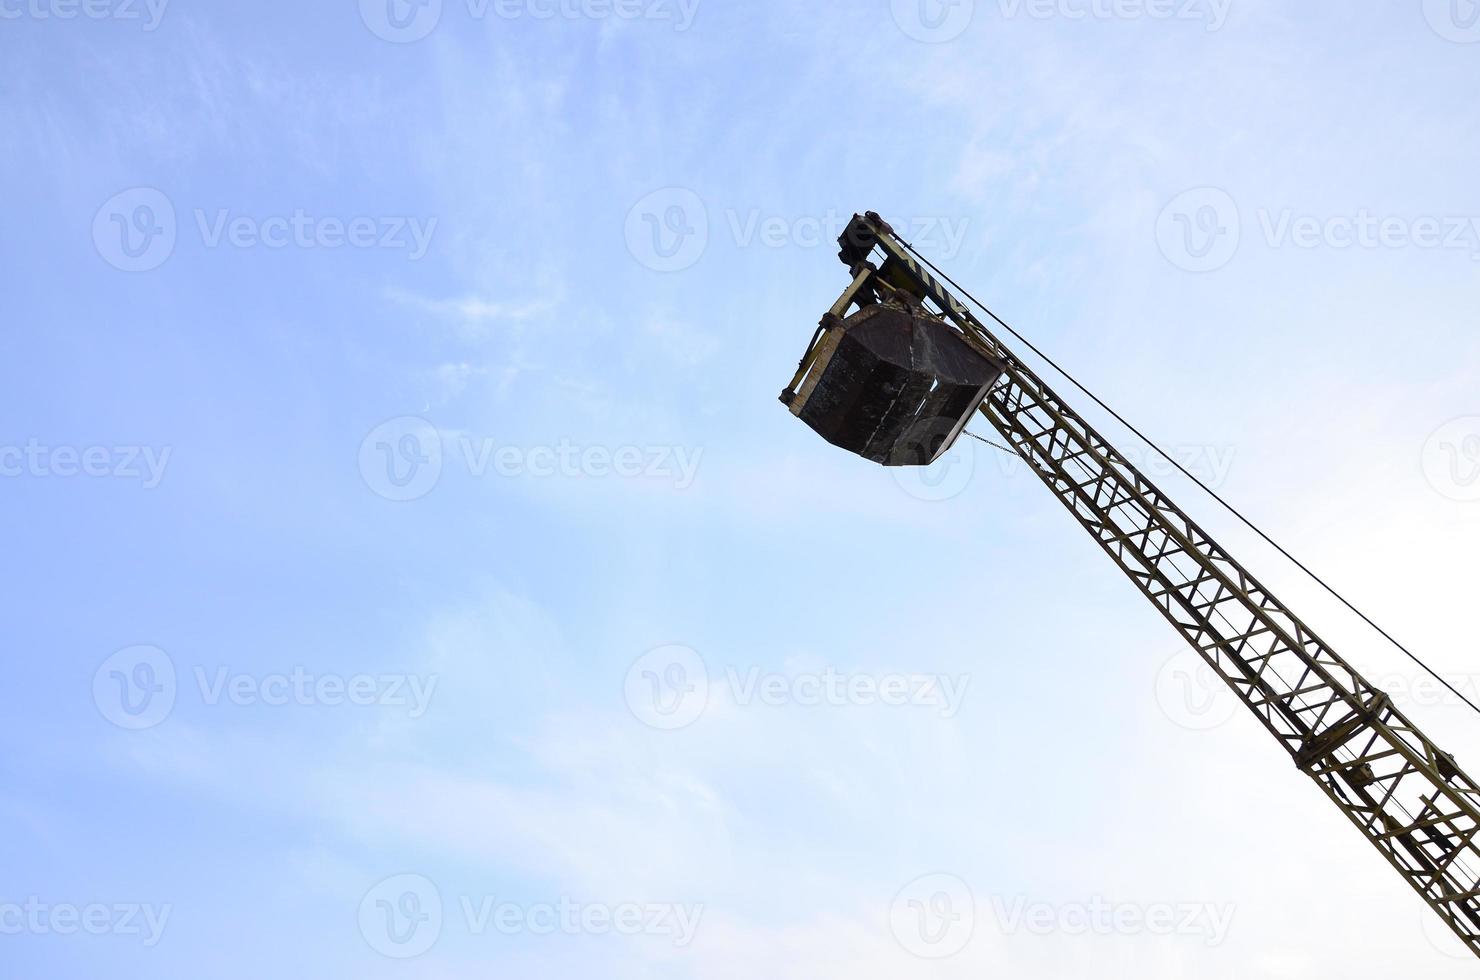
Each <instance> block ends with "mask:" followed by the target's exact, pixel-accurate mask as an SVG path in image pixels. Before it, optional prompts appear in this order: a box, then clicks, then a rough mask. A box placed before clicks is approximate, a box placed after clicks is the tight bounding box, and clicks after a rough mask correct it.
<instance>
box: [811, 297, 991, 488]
mask: <svg viewBox="0 0 1480 980" xmlns="http://www.w3.org/2000/svg"><path fill="white" fill-rule="evenodd" d="M808 361H810V367H807V366H806V365H807V362H808ZM804 371H805V377H804V379H803V380H802V382H801V384H800V385H798V386H797V388H796V390H795V393H793V392H792V391H791V390H790V389H788V391H787V392H785V393H783V395H782V401H784V402H786V403H787V404H788V406H789V407H790V408H791V411H792V414H794V415H796V416H797V417H798V418H800V419H801V420H802V421H803V422H806V423H807V424H808V425H809V426H811V427H812V428H813V429H814V430H815V431H816V432H817V434H818V435H820V436H822V437H823V438H824V439H826V440H827V441H828V442H830V443H832V444H833V445H835V446H839V447H841V448H843V449H846V450H848V451H849V452H852V453H857V454H858V455H859V456H862V457H863V458H865V459H871V460H873V461H874V462H876V463H882V464H883V465H885V466H928V465H929V464H930V463H933V462H934V461H935V460H937V459H939V458H940V457H941V455H943V454H944V453H945V452H946V451H947V450H948V449H950V448H951V445H952V444H953V443H954V442H955V441H956V438H957V436H959V435H960V434H961V430H962V429H964V428H965V426H966V422H967V420H968V419H969V418H970V417H971V413H972V412H974V411H976V408H977V406H978V405H980V404H981V402H982V399H983V398H985V397H986V394H987V389H988V388H989V387H991V385H992V382H994V381H995V380H997V377H998V375H999V374H1000V373H1001V371H1000V369H999V368H998V367H997V366H996V365H995V364H993V363H992V361H990V360H989V359H988V358H986V357H985V356H983V355H982V354H981V353H979V352H978V351H977V350H976V349H975V348H973V347H971V346H970V345H969V344H967V343H966V341H965V340H963V339H962V338H961V336H960V335H959V334H957V333H956V332H955V331H954V330H952V329H951V328H950V327H949V326H947V325H946V323H945V322H944V321H942V320H940V319H939V318H938V317H935V316H932V315H931V314H929V313H928V312H926V311H925V310H923V309H921V308H920V307H918V306H916V305H913V304H910V305H906V304H904V303H901V302H898V301H895V300H889V301H885V302H881V303H873V304H871V305H868V306H865V307H864V308H863V309H861V310H859V311H858V312H856V313H854V314H853V315H852V316H850V317H848V318H847V319H845V320H838V319H836V318H834V320H833V322H832V323H831V325H828V326H826V327H825V328H824V329H823V331H822V334H821V336H820V337H818V338H817V340H816V342H815V344H814V346H813V349H812V350H811V351H809V352H808V357H807V359H804ZM788 396H789V397H788Z"/></svg>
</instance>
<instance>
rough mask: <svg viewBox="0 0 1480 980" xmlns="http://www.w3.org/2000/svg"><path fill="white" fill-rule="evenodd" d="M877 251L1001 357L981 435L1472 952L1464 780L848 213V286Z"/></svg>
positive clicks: (888, 271)
mask: <svg viewBox="0 0 1480 980" xmlns="http://www.w3.org/2000/svg"><path fill="white" fill-rule="evenodd" d="M849 236H852V237H851V239H850V237H849ZM850 240H851V242H852V244H851V246H850V244H849V242H850ZM874 246H877V248H878V249H879V250H881V251H882V253H883V255H884V263H883V266H882V272H881V273H880V275H881V276H882V277H883V278H885V279H886V280H893V281H894V282H895V283H898V282H899V281H900V280H901V279H906V280H913V283H912V285H913V286H914V287H915V288H914V290H912V291H914V292H915V293H916V294H917V295H918V296H919V297H920V298H922V299H925V300H929V301H930V302H931V303H933V304H934V305H935V306H936V307H938V308H939V310H940V313H941V315H942V316H943V317H945V318H947V319H948V320H949V322H951V323H953V324H954V325H955V326H956V327H957V328H959V329H960V330H961V331H962V333H963V335H965V336H966V337H967V338H968V339H969V340H970V341H972V342H973V343H974V344H976V345H977V346H978V347H979V349H981V350H982V352H983V353H985V354H987V355H988V356H990V357H991V358H992V359H993V360H995V361H996V362H997V363H998V364H999V365H1000V366H1001V368H1002V371H1003V373H1002V376H1001V378H1000V379H999V380H998V381H997V383H996V384H995V385H994V386H993V387H992V389H991V391H990V392H989V393H988V395H987V398H986V400H985V401H984V402H983V403H982V405H981V413H982V414H983V415H984V416H985V417H986V418H987V419H988V420H989V421H990V422H991V424H992V426H993V428H995V429H996V430H997V432H998V433H1000V434H1001V436H1002V437H1003V438H1004V439H1005V440H1007V441H1008V442H1009V443H1010V444H1011V446H1012V447H1013V448H1014V449H1015V450H1016V451H1017V452H1018V454H1019V455H1021V456H1022V458H1023V459H1024V460H1025V461H1026V462H1027V463H1028V465H1029V467H1030V468H1031V469H1032V471H1033V472H1034V473H1036V474H1037V475H1038V477H1039V479H1041V480H1042V481H1043V483H1044V484H1045V485H1046V486H1047V487H1048V488H1049V489H1050V490H1051V491H1052V492H1053V494H1054V495H1055V496H1056V497H1058V498H1059V500H1060V501H1061V502H1062V503H1063V504H1064V506H1065V507H1066V508H1068V510H1069V512H1070V513H1071V514H1073V515H1074V517H1075V519H1076V520H1078V521H1079V523H1080V524H1081V525H1082V526H1083V527H1084V529H1085V530H1087V531H1088V532H1089V533H1090V534H1091V535H1092V536H1093V537H1094V538H1095V540H1096V541H1098V542H1099V544H1100V546H1101V547H1102V548H1103V549H1104V550H1105V552H1106V553H1107V554H1108V555H1109V556H1110V558H1111V559H1112V560H1113V561H1114V562H1115V563H1116V565H1118V566H1119V567H1120V569H1121V571H1123V572H1124V573H1125V574H1126V576H1127V577H1128V578H1130V580H1131V581H1132V582H1133V583H1135V585H1136V587H1137V588H1138V589H1140V590H1141V592H1142V594H1144V595H1145V596H1146V598H1148V599H1150V600H1151V602H1152V604H1153V605H1154V606H1156V608H1157V609H1158V610H1159V611H1160V612H1161V613H1162V615H1163V616H1165V617H1166V618H1167V620H1168V621H1169V622H1171V624H1172V625H1173V626H1175V627H1176V628H1177V630H1178V631H1179V632H1180V633H1181V634H1182V635H1183V636H1184V637H1185V638H1186V639H1187V641H1188V642H1189V643H1190V644H1191V645H1192V646H1193V648H1194V649H1196V650H1197V652H1198V653H1199V654H1200V655H1201V656H1202V657H1203V658H1204V659H1205V660H1206V661H1207V662H1208V664H1209V665H1210V666H1211V667H1212V668H1213V670H1214V671H1215V672H1216V673H1217V674H1218V676H1219V677H1221V678H1223V680H1224V681H1225V682H1226V683H1227V684H1228V686H1229V687H1230V688H1231V689H1232V690H1233V692H1234V693H1235V694H1236V695H1237V696H1238V698H1239V700H1241V701H1242V702H1243V703H1244V704H1245V705H1246V706H1247V707H1248V708H1249V710H1250V711H1252V712H1253V713H1254V715H1255V717H1257V718H1258V719H1259V721H1260V723H1262V724H1263V725H1264V727H1265V728H1267V729H1268V730H1269V732H1270V733H1271V734H1272V735H1273V736H1274V737H1275V738H1276V739H1278V740H1279V742H1280V744H1281V745H1283V746H1284V748H1285V750H1286V751H1287V752H1288V753H1289V754H1290V756H1291V757H1292V758H1293V760H1294V761H1295V764H1296V765H1297V766H1298V767H1299V768H1300V769H1301V770H1302V771H1303V772H1305V773H1306V774H1307V775H1309V776H1310V777H1311V778H1312V779H1313V780H1315V782H1316V784H1317V785H1319V786H1320V787H1321V789H1322V791H1324V792H1325V794H1326V795H1327V797H1328V798H1329V799H1330V800H1331V802H1333V803H1334V804H1336V806H1337V807H1338V808H1339V809H1340V810H1341V812H1342V813H1344V814H1346V816H1347V817H1348V819H1350V820H1351V822H1352V823H1353V824H1354V825H1355V826H1356V827H1357V829H1358V830H1360V831H1361V832H1362V834H1363V835H1364V836H1365V837H1366V838H1367V839H1368V840H1369V841H1370V842H1371V843H1372V844H1373V846H1375V847H1376V848H1377V849H1378V850H1379V851H1381V852H1382V854H1383V856H1384V857H1385V858H1387V860H1388V861H1389V862H1390V863H1391V864H1392V865H1393V867H1394V868H1396V869H1397V870H1398V872H1399V873H1400V874H1402V875H1403V877H1404V880H1406V881H1407V882H1408V883H1409V884H1410V885H1411V886H1412V887H1413V888H1414V890H1415V891H1417V892H1418V893H1419V894H1420V895H1421V896H1423V898H1424V900H1425V901H1427V902H1428V904H1429V905H1430V906H1432V907H1433V909H1434V911H1436V912H1437V913H1439V915H1440V916H1442V917H1443V919H1444V920H1445V922H1447V923H1448V924H1449V926H1450V928H1452V929H1453V930H1454V932H1455V933H1456V934H1457V935H1458V936H1459V937H1460V938H1461V939H1462V940H1463V941H1464V943H1465V945H1466V946H1467V947H1468V948H1469V949H1470V950H1471V951H1472V952H1473V953H1475V954H1476V955H1477V956H1480V871H1477V869H1480V849H1477V846H1476V836H1477V834H1480V789H1477V787H1476V784H1475V782H1474V780H1472V779H1471V778H1470V777H1469V776H1468V775H1466V774H1465V773H1464V772H1463V771H1461V770H1460V768H1459V766H1458V765H1457V764H1456V763H1455V761H1454V758H1453V757H1452V756H1451V755H1449V754H1448V753H1446V752H1442V751H1440V749H1439V748H1438V747H1437V746H1436V745H1434V743H1433V742H1431V741H1430V740H1429V739H1428V738H1427V737H1426V736H1425V735H1424V734H1423V733H1422V732H1420V731H1419V730H1418V729H1417V728H1415V727H1414V725H1413V724H1412V723H1411V722H1410V721H1408V719H1407V718H1405V717H1404V716H1403V714H1402V713H1401V712H1399V711H1398V710H1397V709H1396V708H1395V707H1394V706H1393V704H1392V701H1391V700H1390V699H1389V697H1388V695H1387V694H1385V693H1383V692H1382V691H1381V690H1379V689H1378V688H1376V687H1374V686H1373V685H1372V684H1371V683H1369V682H1368V681H1367V680H1366V679H1365V678H1364V677H1362V675H1361V674H1360V673H1358V672H1357V670H1355V669H1354V668H1353V667H1352V666H1351V665H1350V664H1348V663H1347V662H1346V661H1344V660H1343V659H1342V658H1341V657H1340V656H1338V655H1337V654H1336V653H1335V651H1333V650H1332V649H1331V648H1330V647H1329V646H1327V645H1326V643H1325V642H1324V641H1322V640H1321V638H1320V637H1318V636H1317V635H1316V634H1315V632H1314V631H1313V630H1311V629H1310V627H1308V626H1307V625H1306V624H1305V623H1303V622H1302V621H1301V620H1300V618H1299V617H1297V616H1296V615H1295V614H1294V613H1293V612H1291V611H1290V610H1289V609H1288V608H1287V607H1286V606H1284V605H1283V604H1282V603H1281V602H1280V601H1279V600H1278V599H1276V598H1275V597H1274V596H1273V595H1271V594H1270V592H1269V590H1268V589H1266V588H1265V587H1264V586H1263V585H1261V584H1260V583H1259V581H1258V580H1257V579H1255V578H1254V576H1253V575H1251V574H1250V573H1249V572H1248V571H1247V570H1246V569H1245V568H1244V567H1243V566H1241V565H1240V564H1239V563H1238V562H1236V561H1235V560H1234V559H1233V558H1231V557H1230V556H1229V555H1228V553H1227V552H1226V551H1224V550H1223V548H1222V547H1220V546H1219V545H1218V544H1217V542H1215V541H1214V540H1213V539H1212V538H1211V537H1209V536H1208V534H1207V533H1206V532H1205V531H1203V529H1202V528H1200V527H1198V525H1197V524H1196V523H1195V522H1194V521H1193V520H1192V519H1191V518H1189V517H1188V516H1187V515H1186V514H1185V513H1184V512H1183V511H1182V510H1181V509H1180V508H1178V507H1177V505H1176V504H1174V503H1173V502H1172V501H1171V500H1170V499H1169V498H1168V497H1167V496H1166V494H1164V493H1162V492H1161V491H1160V490H1159V489H1157V487H1156V486H1155V485H1154V484H1152V482H1151V481H1150V480H1148V479H1147V478H1146V477H1145V476H1144V475H1143V474H1142V473H1141V472H1140V471H1139V470H1138V469H1136V467H1135V466H1133V465H1132V464H1131V463H1130V462H1129V461H1128V460H1127V459H1126V458H1125V457H1124V456H1123V455H1121V454H1120V453H1119V452H1118V451H1117V450H1116V449H1115V448H1114V447H1113V446H1112V445H1110V443H1109V442H1108V441H1107V440H1106V439H1105V438H1104V437H1103V436H1101V435H1100V434H1099V433H1098V432H1096V431H1095V430H1094V428H1092V427H1091V426H1090V425H1089V424H1088V423H1087V422H1086V421H1085V420H1084V419H1083V418H1081V417H1080V416H1079V415H1078V414H1077V413H1076V412H1075V411H1074V410H1073V409H1072V408H1070V407H1069V405H1068V404H1067V403H1066V402H1064V400H1063V399H1062V398H1060V397H1059V396H1058V395H1056V394H1055V393H1054V392H1053V391H1052V390H1051V389H1050V388H1049V387H1048V386H1047V385H1046V384H1044V382H1043V381H1042V380H1041V379H1040V378H1038V376H1037V375H1036V374H1034V373H1033V371H1031V370H1030V369H1029V368H1028V367H1027V366H1026V365H1025V364H1023V362H1022V361H1021V360H1020V359H1018V358H1017V357H1016V356H1015V355H1014V354H1013V353H1012V352H1011V350H1010V349H1009V348H1007V347H1006V346H1005V345H1004V344H1003V343H1002V342H1001V341H1000V340H999V339H998V338H997V337H996V336H995V335H993V334H992V332H991V331H989V330H988V329H987V328H986V327H985V326H983V325H982V323H981V322H980V321H979V320H978V319H977V318H976V317H975V316H974V315H973V314H972V313H971V312H970V310H969V309H967V308H966V307H965V306H964V305H963V304H962V303H961V302H959V301H958V300H956V299H955V297H953V296H952V295H951V294H950V293H949V292H947V291H946V289H945V288H944V286H943V285H942V284H941V283H940V282H939V281H938V280H937V279H936V278H935V277H934V276H933V275H931V273H930V272H929V271H927V270H926V268H925V267H924V266H922V265H921V264H920V263H919V262H917V261H916V259H915V257H914V256H913V255H912V253H911V250H910V249H909V247H908V246H907V245H905V244H904V243H902V242H901V241H899V240H898V239H897V238H896V237H895V236H894V234H893V232H892V229H890V228H889V226H888V225H887V224H886V223H884V222H883V221H882V220H881V219H879V218H878V216H877V215H873V214H870V215H868V216H867V217H859V218H855V219H854V224H853V225H852V226H850V229H849V232H848V233H847V234H846V235H845V237H844V252H843V258H844V260H845V261H846V262H848V263H849V265H850V266H851V267H852V269H853V271H854V274H855V286H856V283H857V281H858V280H857V277H858V276H859V274H860V272H864V271H866V270H867V268H868V267H869V266H870V265H871V263H869V262H868V261H867V260H866V257H867V256H869V255H870V254H871V253H872V250H873V247H874ZM855 291H856V290H855Z"/></svg>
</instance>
